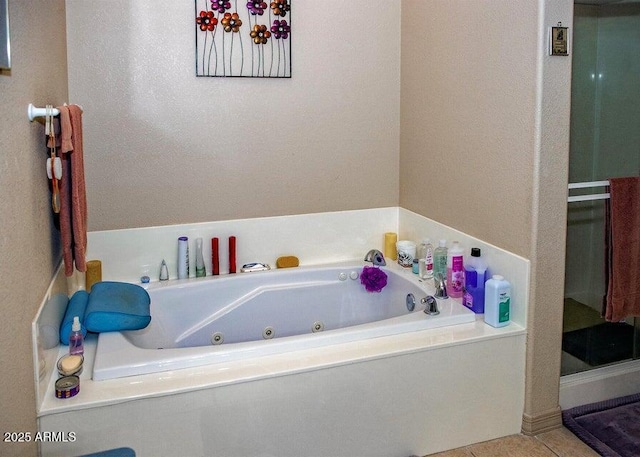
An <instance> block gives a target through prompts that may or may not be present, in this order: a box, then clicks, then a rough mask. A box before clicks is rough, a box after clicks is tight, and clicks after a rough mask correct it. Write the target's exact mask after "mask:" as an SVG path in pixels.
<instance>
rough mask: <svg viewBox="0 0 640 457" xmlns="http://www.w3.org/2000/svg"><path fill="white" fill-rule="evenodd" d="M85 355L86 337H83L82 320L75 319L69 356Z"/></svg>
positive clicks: (70, 336)
mask: <svg viewBox="0 0 640 457" xmlns="http://www.w3.org/2000/svg"><path fill="white" fill-rule="evenodd" d="M83 353H84V337H83V336H82V327H81V326H80V318H79V317H78V316H74V317H73V324H72V325H71V335H69V354H72V355H81V354H83Z"/></svg>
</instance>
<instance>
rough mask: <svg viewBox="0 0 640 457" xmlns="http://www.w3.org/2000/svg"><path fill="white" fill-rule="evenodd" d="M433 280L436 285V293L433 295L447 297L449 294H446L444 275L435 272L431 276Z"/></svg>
mask: <svg viewBox="0 0 640 457" xmlns="http://www.w3.org/2000/svg"><path fill="white" fill-rule="evenodd" d="M433 282H434V284H435V287H436V293H435V294H434V297H436V298H442V299H444V298H449V295H448V294H447V286H446V284H445V282H444V275H443V274H442V273H436V274H435V275H434V276H433Z"/></svg>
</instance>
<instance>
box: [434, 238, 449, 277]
mask: <svg viewBox="0 0 640 457" xmlns="http://www.w3.org/2000/svg"><path fill="white" fill-rule="evenodd" d="M433 275H434V276H437V275H442V277H443V278H446V277H447V240H440V244H439V245H438V247H437V248H435V249H434V250H433Z"/></svg>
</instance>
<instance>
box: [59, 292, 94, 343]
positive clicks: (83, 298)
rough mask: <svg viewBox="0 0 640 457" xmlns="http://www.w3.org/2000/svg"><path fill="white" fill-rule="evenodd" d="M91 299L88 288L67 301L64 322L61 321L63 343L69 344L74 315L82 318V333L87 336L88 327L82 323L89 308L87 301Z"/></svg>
mask: <svg viewBox="0 0 640 457" xmlns="http://www.w3.org/2000/svg"><path fill="white" fill-rule="evenodd" d="M88 301H89V294H88V293H87V291H86V290H79V291H77V292H76V293H75V294H73V296H72V297H71V299H70V300H69V303H67V310H66V311H65V313H64V317H63V318H62V322H61V323H60V342H61V343H62V344H69V335H71V326H72V325H73V317H74V316H78V318H79V319H80V328H81V330H82V335H83V336H87V327H85V326H84V324H83V323H82V321H83V319H84V313H85V310H86V308H87V302H88Z"/></svg>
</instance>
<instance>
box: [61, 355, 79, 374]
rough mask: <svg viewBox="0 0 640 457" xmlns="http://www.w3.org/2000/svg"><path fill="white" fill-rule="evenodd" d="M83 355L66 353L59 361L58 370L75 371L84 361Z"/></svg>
mask: <svg viewBox="0 0 640 457" xmlns="http://www.w3.org/2000/svg"><path fill="white" fill-rule="evenodd" d="M82 359H83V357H82V356H81V355H65V356H64V357H61V358H60V360H59V361H58V371H60V372H61V373H75V372H76V371H78V370H79V369H80V367H81V366H82V362H83V360H82Z"/></svg>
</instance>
